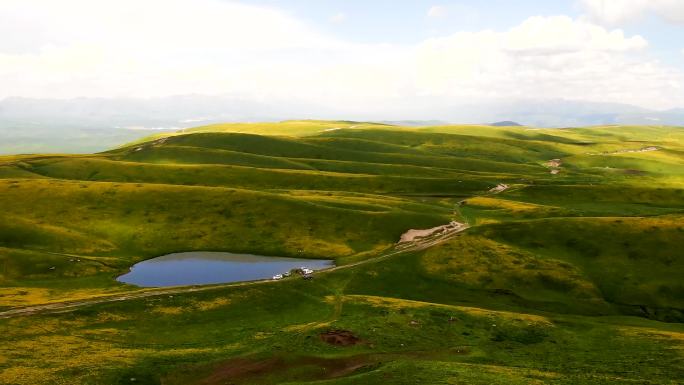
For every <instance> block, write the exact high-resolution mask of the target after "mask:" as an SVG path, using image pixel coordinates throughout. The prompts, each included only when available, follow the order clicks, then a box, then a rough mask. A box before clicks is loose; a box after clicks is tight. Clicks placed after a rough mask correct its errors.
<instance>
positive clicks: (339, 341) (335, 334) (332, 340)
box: [319, 330, 361, 346]
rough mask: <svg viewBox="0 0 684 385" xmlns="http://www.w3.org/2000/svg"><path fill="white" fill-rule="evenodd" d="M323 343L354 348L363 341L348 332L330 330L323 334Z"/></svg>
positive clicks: (321, 335) (321, 336)
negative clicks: (353, 346)
mask: <svg viewBox="0 0 684 385" xmlns="http://www.w3.org/2000/svg"><path fill="white" fill-rule="evenodd" d="M319 337H320V338H321V341H323V342H325V343H327V344H330V345H335V346H352V345H356V344H358V343H359V342H361V339H360V338H359V337H357V336H355V335H354V334H353V333H352V332H350V331H348V330H330V331H327V332H325V333H321V334H320V336H319Z"/></svg>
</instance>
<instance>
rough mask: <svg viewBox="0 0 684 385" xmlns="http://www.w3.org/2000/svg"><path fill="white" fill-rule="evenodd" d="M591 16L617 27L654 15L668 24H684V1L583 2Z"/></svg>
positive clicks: (619, 0) (599, 0)
mask: <svg viewBox="0 0 684 385" xmlns="http://www.w3.org/2000/svg"><path fill="white" fill-rule="evenodd" d="M581 3H582V5H583V6H584V8H585V9H586V10H587V12H589V15H590V16H591V17H592V18H593V19H595V20H597V21H600V22H603V23H606V24H610V25H616V24H621V23H626V22H630V21H634V20H637V19H640V18H643V17H645V16H647V15H649V14H654V15H656V16H658V17H661V18H663V19H665V20H667V21H668V22H671V23H675V24H684V1H682V0H581Z"/></svg>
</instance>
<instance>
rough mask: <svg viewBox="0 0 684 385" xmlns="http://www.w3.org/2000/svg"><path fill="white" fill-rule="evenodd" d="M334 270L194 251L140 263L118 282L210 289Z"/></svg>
mask: <svg viewBox="0 0 684 385" xmlns="http://www.w3.org/2000/svg"><path fill="white" fill-rule="evenodd" d="M334 266H335V264H334V262H333V261H330V260H320V259H297V258H279V257H264V256H259V255H250V254H233V253H223V252H209V251H193V252H188V253H174V254H168V255H164V256H161V257H157V258H153V259H149V260H147V261H143V262H140V263H137V264H135V265H133V267H131V271H130V272H128V273H126V274H124V275H122V276H120V277H118V278H117V279H116V280H117V281H119V282H123V283H128V284H131V285H136V286H141V287H164V286H186V285H209V284H217V283H230V282H243V281H256V280H261V279H271V277H273V276H274V275H276V274H283V273H285V272H288V271H290V270H292V269H298V268H300V267H307V268H309V269H312V270H323V269H329V268H331V267H334Z"/></svg>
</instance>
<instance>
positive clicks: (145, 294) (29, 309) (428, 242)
mask: <svg viewBox="0 0 684 385" xmlns="http://www.w3.org/2000/svg"><path fill="white" fill-rule="evenodd" d="M468 227H469V226H468V225H467V224H460V226H452V227H450V228H449V229H448V230H446V231H444V232H440V233H438V234H432V235H429V236H426V237H422V238H416V239H415V240H413V241H411V242H404V243H400V244H397V245H395V247H394V248H393V249H392V250H390V251H388V252H386V253H384V254H381V255H379V256H377V257H374V258H369V259H365V260H363V261H360V262H355V263H351V264H348V265H342V266H337V267H333V268H331V269H326V270H321V271H318V272H317V273H316V275H322V274H329V273H331V272H334V271H339V270H342V269H349V268H352V267H356V266H360V265H364V264H367V263H373V262H378V261H381V260H384V259H387V258H390V257H392V256H394V255H397V254H401V253H408V252H412V251H420V250H424V249H427V248H429V247H432V246H435V245H438V244H440V243H443V242H446V241H448V240H449V239H451V238H453V237H454V236H456V235H457V234H458V233H460V232H462V231H465V230H466V229H468ZM278 282H280V281H272V280H260V281H247V282H237V283H229V284H221V285H207V286H182V287H172V288H163V289H144V290H139V291H134V292H130V293H123V294H114V295H105V296H101V297H95V298H89V299H85V300H76V301H63V302H52V303H47V304H43V305H34V306H26V307H20V308H14V309H10V310H6V311H2V312H0V319H4V318H14V317H21V316H28V315H33V314H46V313H63V312H69V311H72V310H75V309H78V308H81V307H84V306H90V305H97V304H101V303H110V302H120V301H128V300H133V299H140V298H149V297H158V296H163V295H174V294H183V293H195V292H203V291H210V290H220V289H225V288H228V287H240V286H251V285H267V284H277V283H278Z"/></svg>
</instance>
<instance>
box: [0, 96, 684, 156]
mask: <svg viewBox="0 0 684 385" xmlns="http://www.w3.org/2000/svg"><path fill="white" fill-rule="evenodd" d="M388 104H391V103H388ZM407 105H408V104H407ZM421 106H423V107H415V110H412V109H411V108H410V106H409V107H407V108H406V109H405V111H404V109H402V112H401V114H402V115H404V116H398V117H397V118H398V119H396V120H383V119H382V118H383V117H384V118H387V117H391V115H396V114H397V113H396V112H394V113H392V112H386V113H384V112H382V107H379V108H378V109H377V110H375V111H373V112H364V113H359V112H358V111H353V110H345V108H344V106H341V107H340V106H337V107H334V108H331V107H326V106H322V105H311V103H305V102H298V101H292V100H284V101H271V102H268V103H267V102H262V101H259V100H255V99H249V98H240V97H233V96H203V95H183V96H171V97H161V98H150V99H137V98H118V99H113V98H112V99H107V98H78V99H68V100H57V99H30V98H7V99H4V100H2V101H0V153H27V152H93V151H101V150H105V149H108V148H111V147H113V146H116V145H119V144H121V143H125V142H127V141H130V140H133V139H135V138H139V137H141V136H145V135H147V134H149V133H152V132H161V131H175V130H179V129H182V128H187V127H193V126H200V125H204V124H211V123H218V122H238V121H244V122H249V121H278V120H285V119H309V118H318V119H336V120H337V119H353V120H365V121H381V122H385V123H393V124H401V125H410V126H426V125H444V124H449V123H473V124H482V123H483V122H498V123H496V124H497V125H498V124H502V123H506V124H510V123H516V122H517V123H518V124H521V125H525V126H537V127H573V126H589V125H609V124H635V125H679V126H684V109H672V110H667V111H655V110H648V109H644V108H641V107H636V106H631V105H626V104H614V103H594V102H583V101H568V100H515V101H496V102H488V103H478V104H470V105H468V104H457V105H446V104H440V105H435V104H430V103H424V104H421ZM425 106H428V107H425ZM421 108H426V109H425V110H421ZM427 108H429V110H428V109H427ZM388 111H389V110H388ZM388 115H390V116H388ZM411 115H413V116H429V117H430V119H427V120H420V119H418V120H411V119H406V117H408V116H411ZM504 119H505V121H503V122H501V121H502V120H504Z"/></svg>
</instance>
